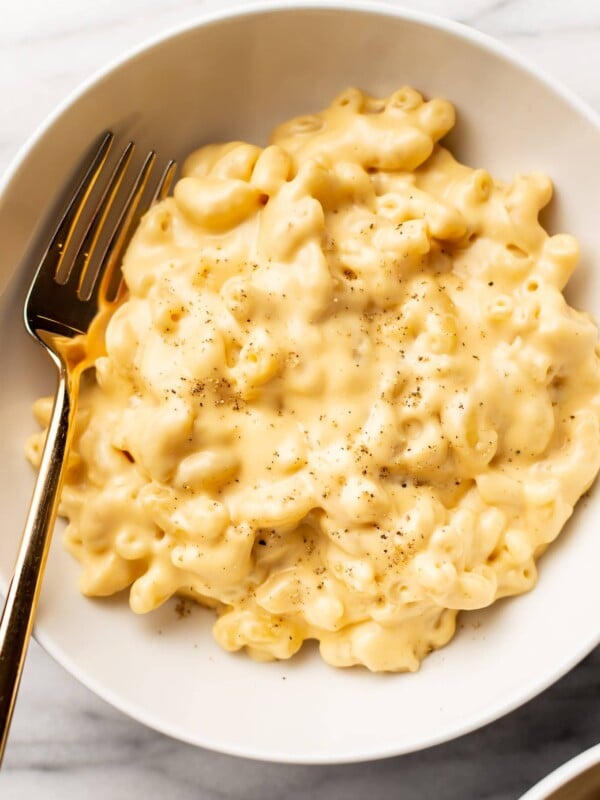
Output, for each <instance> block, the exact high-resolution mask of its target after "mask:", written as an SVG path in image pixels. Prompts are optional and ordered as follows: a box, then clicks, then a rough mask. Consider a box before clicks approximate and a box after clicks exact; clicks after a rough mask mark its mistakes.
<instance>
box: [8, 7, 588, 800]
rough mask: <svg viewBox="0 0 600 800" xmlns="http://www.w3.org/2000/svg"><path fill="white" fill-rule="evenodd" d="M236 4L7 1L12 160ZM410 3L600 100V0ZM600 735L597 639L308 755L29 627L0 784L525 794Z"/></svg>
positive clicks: (216, 798)
mask: <svg viewBox="0 0 600 800" xmlns="http://www.w3.org/2000/svg"><path fill="white" fill-rule="evenodd" d="M232 4H233V3H231V2H227V0H177V2H174V0H96V2H93V3H92V2H82V0H19V2H7V3H6V4H1V6H0V8H1V12H2V13H1V14H0V173H2V172H3V171H4V170H5V169H6V167H7V166H8V163H9V161H10V160H11V158H12V157H13V156H14V154H15V153H16V152H17V150H18V148H19V147H20V146H21V144H22V143H23V142H24V141H25V140H26V138H27V137H28V136H29V135H30V134H31V133H32V131H33V130H34V129H35V127H36V126H37V125H38V124H39V123H40V122H41V120H42V119H43V118H44V117H45V116H46V114H47V113H49V112H50V111H51V110H52V109H53V108H54V107H55V106H56V105H57V104H58V103H59V102H61V101H62V100H63V99H64V97H65V96H66V95H67V94H68V93H69V92H70V91H72V90H73V89H74V88H75V87H76V86H77V85H78V84H79V83H80V82H81V81H82V80H83V79H85V78H86V77H88V76H89V75H90V74H91V73H92V72H93V71H94V70H96V69H98V68H99V67H101V66H102V65H104V64H105V63H107V62H108V61H110V60H111V59H113V58H115V57H117V56H118V55H119V54H121V53H122V52H123V51H124V50H126V49H127V48H129V47H130V46H132V45H133V44H136V43H137V42H139V41H142V40H143V39H145V38H147V37H149V36H152V35H155V34H157V33H159V32H161V31H163V30H165V29H166V28H168V27H171V26H173V25H176V24H179V23H181V22H184V21H185V20H187V19H190V18H193V17H194V16H196V15H198V14H199V13H201V12H203V11H205V10H213V9H216V8H218V7H222V6H224V5H232ZM237 4H238V5H240V4H242V3H237ZM403 4H404V5H405V6H408V7H412V8H417V9H420V10H423V11H429V12H432V13H437V14H440V15H445V16H449V17H451V18H453V19H456V20H459V21H461V22H464V23H466V24H469V25H472V26H474V27H476V28H478V29H480V30H482V31H484V32H486V33H488V34H491V35H494V36H496V37H498V38H499V39H501V40H502V41H504V42H505V43H507V44H510V45H511V46H512V47H513V48H514V49H516V50H517V51H518V52H520V53H521V54H522V55H523V56H525V57H526V58H528V59H529V60H530V61H531V62H532V63H534V64H537V65H538V66H539V67H541V68H542V69H543V70H545V71H546V72H548V73H549V74H550V75H553V76H554V77H557V78H559V79H560V80H562V81H563V82H564V83H565V84H566V85H567V86H569V87H570V88H571V89H573V90H574V91H575V92H576V93H577V94H579V96H581V97H582V98H583V99H585V100H587V101H588V102H589V103H590V104H591V105H592V106H594V107H595V108H596V109H600V81H598V76H599V75H600V2H598V0H570V1H569V2H568V3H558V2H554V0H405V2H404V3H403ZM465 681H466V682H468V676H465ZM598 741H600V650H596V651H595V652H594V653H593V654H592V655H591V656H589V657H588V658H587V659H586V660H585V661H584V662H582V663H581V664H580V665H579V666H578V667H576V668H575V669H574V670H573V671H572V672H571V673H570V674H569V675H567V676H566V677H565V678H563V679H562V680H561V681H559V682H558V683H557V684H556V685H555V686H553V687H552V688H551V689H549V690H547V691H546V692H544V693H543V694H542V695H541V696H540V697H538V698H536V699H535V700H533V701H531V702H530V703H528V704H526V705H525V706H523V707H522V708H520V709H518V710H517V711H515V712H513V713H512V714H510V715H508V716H507V717H505V718H503V719H501V720H499V721H497V722H496V723H494V724H492V725H488V726H487V727H485V728H483V729H482V730H480V731H478V732H475V733H472V734H470V735H468V736H464V737H462V738H460V739H457V740H455V741H454V742H450V743H448V744H445V745H441V746H439V747H435V748H432V749H429V750H426V751H423V752H421V753H415V754H412V755H408V756H404V757H402V758H395V759H388V760H384V761H378V762H371V763H366V764H356V765H347V766H319V767H304V766H283V765H276V764H263V763H258V762H252V761H246V760H243V759H233V758H231V757H229V756H223V755H218V754H214V753H210V752H208V751H205V750H200V749H196V748H192V747H189V746H187V745H184V744H181V743H179V742H176V741H173V740H171V739H168V738H167V737H164V736H162V735H160V734H157V733H154V732H153V731H151V730H148V729H147V728H144V727H143V726H141V725H139V724H138V723H136V722H133V721H132V720H130V719H128V718H127V717H125V716H124V715H122V714H121V713H120V712H118V711H116V710H114V709H113V708H111V707H110V706H108V705H107V704H106V703H104V702H103V701H101V700H99V699H98V698H97V697H95V696H94V695H93V694H92V693H91V692H89V691H88V690H87V689H85V688H84V687H82V686H80V685H79V684H78V683H77V682H76V681H75V679H74V678H72V677H71V676H70V675H68V674H67V673H66V672H65V671H64V670H63V669H62V668H61V667H59V666H58V665H56V664H55V663H54V662H53V661H52V660H51V659H50V658H49V657H48V656H47V655H46V654H45V653H44V652H43V651H42V650H41V649H40V648H39V647H38V646H37V645H36V644H35V643H33V644H32V647H31V649H30V653H29V657H28V662H27V666H26V670H25V675H24V679H23V684H22V689H21V693H20V697H19V703H18V707H17V711H16V714H15V719H14V723H13V729H12V735H11V739H10V743H9V747H8V750H7V754H6V758H5V762H4V767H3V771H2V773H0V800H5V798H6V800H34V798H43V800H81V798H83V800H100V798H108V800H132V799H133V798H143V799H144V800H159V798H161V799H162V798H169V800H188V799H189V798H201V800H309V798H310V800H363V798H368V800H384V799H385V800H387V798H390V799H391V798H399V799H400V800H429V799H430V798H432V799H433V798H435V800H517V798H518V797H519V796H520V795H521V794H522V793H523V792H524V791H525V790H526V789H527V788H529V786H531V785H532V784H533V783H535V782H536V781H537V780H539V779H540V778H541V777H542V776H544V775H545V774H547V773H548V772H549V771H551V770H552V769H554V768H555V767H557V766H558V765H559V764H561V763H562V762H564V761H566V760H567V759H569V758H571V757H572V756H574V755H576V754H577V753H579V752H581V751H583V750H584V749H586V748H588V747H590V746H591V745H593V744H596V743H597V742H598Z"/></svg>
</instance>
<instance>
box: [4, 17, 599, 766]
mask: <svg viewBox="0 0 600 800" xmlns="http://www.w3.org/2000/svg"><path fill="white" fill-rule="evenodd" d="M403 84H412V85H414V86H416V87H418V88H419V89H421V90H422V91H423V92H424V93H426V94H427V95H429V96H436V95H438V96H439V95H441V96H445V97H448V98H450V99H451V100H452V101H453V102H454V103H455V105H456V108H457V111H458V119H459V123H458V126H457V129H456V132H455V133H454V134H453V135H452V138H451V142H452V146H453V147H454V149H455V151H456V153H457V154H458V156H459V157H460V158H462V159H463V160H465V161H466V162H467V163H469V164H471V165H473V166H484V167H487V168H488V169H490V170H491V171H492V172H493V173H494V174H496V175H498V176H502V177H504V178H506V179H510V178H511V177H512V176H513V174H514V173H515V172H518V171H527V170H534V169H535V170H544V171H546V172H548V173H549V174H550V175H551V176H552V177H553V178H554V179H555V181H556V187H557V196H556V199H555V201H554V205H553V210H552V212H551V213H550V214H549V215H548V216H547V218H546V219H547V223H548V224H549V225H550V228H551V230H553V231H561V230H566V231H570V232H572V233H574V234H575V235H577V236H578V237H579V240H580V242H581V245H582V249H583V259H582V264H581V268H580V271H579V274H578V275H577V277H576V278H575V279H574V281H573V285H572V286H571V287H570V292H571V298H572V300H573V301H574V302H576V304H577V305H579V306H581V307H584V308H587V309H588V310H590V311H592V312H595V313H596V315H597V316H600V269H598V268H596V269H595V270H594V269H593V265H592V254H593V253H594V252H596V253H599V252H600V225H599V224H598V216H597V214H598V199H599V198H598V174H597V169H595V168H594V167H595V166H597V164H598V153H600V125H599V122H598V119H597V118H596V117H595V116H594V114H593V113H592V112H591V111H589V110H588V109H586V108H585V107H584V106H583V105H582V104H581V103H579V102H578V101H577V100H576V99H574V98H573V97H571V96H570V95H568V94H567V93H566V92H564V91H563V90H561V89H559V88H557V87H556V86H554V85H553V84H552V83H551V82H549V81H547V80H546V79H544V78H543V77H541V76H540V75H538V74H537V73H536V72H535V71H534V70H532V69H531V68H530V67H528V66H525V65H523V64H522V63H521V62H520V60H519V59H518V58H516V57H515V56H513V55H512V54H510V53H509V52H507V51H506V50H505V49H504V48H502V47H501V46H499V45H498V44H496V43H495V42H493V41H492V40H490V39H488V38H486V37H484V36H481V35H480V34H477V33H474V32H473V31H470V30H468V29H466V28H463V27H461V26H458V25H455V24H453V23H449V22H443V21H440V20H435V19H431V18H429V17H425V16H421V15H419V14H416V13H413V12H408V11H400V10H397V9H394V8H393V7H390V6H385V5H377V4H371V3H353V4H350V3H343V4H342V3H337V4H336V3H335V2H333V3H331V4H320V5H316V4H313V3H311V2H302V3H298V4H297V5H294V4H292V3H285V2H282V3H279V5H278V6H275V5H274V4H269V5H267V6H263V7H255V8H253V9H250V10H248V9H246V10H244V11H238V12H237V13H236V12H234V13H231V12H230V13H227V14H223V15H222V16H219V17H212V18H210V19H205V20H202V21H201V22H200V23H194V24H191V25H190V26H188V27H187V28H186V29H180V30H177V31H175V32H172V33H169V34H167V35H166V36H164V37H163V38H161V39H159V40H156V41H154V42H153V43H151V44H149V45H146V46H144V47H143V48H142V49H140V50H137V51H136V52H134V53H132V54H129V55H128V56H127V57H126V58H125V59H124V60H122V61H120V62H118V63H117V64H115V65H113V66H111V67H110V68H108V69H107V70H105V71H104V72H103V73H102V74H100V75H99V76H97V77H95V78H94V79H93V80H92V81H90V82H89V83H88V84H87V85H86V86H85V87H84V88H83V89H82V90H81V91H79V92H78V93H77V94H76V95H75V96H74V97H72V98H71V99H70V100H69V101H68V102H67V103H66V104H65V105H64V106H63V107H62V108H61V109H60V110H59V111H58V112H57V113H56V114H55V115H54V116H53V117H52V118H51V120H49V121H48V122H47V123H46V124H45V125H44V126H43V127H42V128H41V130H40V131H39V132H38V133H37V134H36V136H35V137H34V138H33V139H32V140H31V141H30V142H29V143H28V144H27V145H26V147H25V148H24V150H23V151H22V152H21V154H20V155H19V157H18V158H17V161H16V163H15V165H14V167H13V169H12V171H11V173H10V174H9V176H8V178H7V180H6V181H5V184H4V186H3V188H2V191H1V194H0V242H1V243H2V258H1V259H0V292H2V307H3V311H2V313H1V314H0V335H1V336H2V348H0V375H1V376H2V405H1V415H0V509H1V521H2V536H0V578H1V582H2V584H3V585H4V586H6V584H7V580H8V576H9V572H10V569H11V565H12V562H13V558H14V554H15V551H16V548H17V543H18V539H19V533H20V530H21V527H22V523H23V518H24V514H25V509H26V507H27V504H28V501H29V495H30V491H31V486H32V472H31V469H30V468H29V466H28V465H27V464H26V463H25V460H24V458H23V441H24V439H25V438H26V436H27V435H28V434H29V433H30V432H31V431H33V430H34V429H35V424H34V422H33V420H32V417H31V413H30V406H31V402H32V400H33V399H34V398H35V397H36V396H37V395H38V394H40V393H49V392H50V391H51V389H52V385H53V384H52V371H51V369H50V367H49V365H48V364H47V363H46V361H45V357H44V355H43V354H42V352H41V350H40V349H39V348H38V347H36V345H35V344H34V343H33V342H31V341H30V340H29V338H28V337H27V336H26V335H25V333H24V332H23V329H22V325H21V322H20V309H21V307H22V299H23V292H24V286H25V285H26V284H27V282H28V281H29V279H30V277H31V269H32V265H31V260H30V258H29V257H26V258H24V256H25V253H26V251H27V249H28V248H29V253H30V255H31V254H32V253H34V252H35V251H36V247H38V248H39V235H40V232H41V230H42V228H43V225H44V220H46V222H47V215H48V211H49V208H50V206H51V203H52V201H53V198H55V192H56V188H57V187H59V186H61V185H62V184H63V182H64V175H65V170H67V171H68V170H69V169H70V168H71V165H73V164H74V162H75V161H76V159H77V158H79V157H80V155H81V154H82V153H83V152H84V151H85V150H86V148H87V147H88V146H89V144H90V142H92V141H93V140H94V139H95V137H96V136H97V135H98V133H99V132H100V131H101V130H103V129H106V128H111V129H112V130H114V131H115V132H116V133H117V134H118V137H119V139H122V140H124V139H125V137H132V138H133V139H134V140H136V141H137V142H138V143H139V144H140V153H139V155H140V158H141V154H142V152H143V151H145V150H146V149H147V148H149V147H155V148H156V149H157V150H158V152H159V153H160V154H163V155H164V157H165V158H167V157H170V156H173V157H176V158H182V157H183V156H184V155H185V154H186V153H187V152H188V151H190V150H191V149H192V148H194V147H196V146H198V145H200V144H202V143H204V142H209V141H213V140H223V139H231V138H234V139H240V138H244V139H246V138H247V139H250V140H253V141H257V142H259V143H260V142H264V141H265V137H266V135H267V133H268V131H269V130H270V128H271V127H272V126H273V125H274V124H275V123H276V122H278V121H280V120H283V119H286V118H287V117H289V116H290V115H294V114H298V113H304V112H307V111H310V110H316V109H319V108H321V107H322V106H324V105H325V104H327V103H328V102H329V101H330V100H331V99H332V97H333V96H334V95H335V94H337V93H338V92H339V91H340V90H341V89H343V88H344V87H346V86H348V85H358V86H360V87H362V88H364V89H366V90H368V91H370V92H373V93H375V94H381V95H384V94H386V93H388V92H391V91H392V90H393V89H395V88H397V87H399V86H401V85H403ZM597 266H598V265H597ZM15 270H18V272H17V273H15ZM599 511H600V499H599V496H598V492H593V493H592V495H591V496H590V497H589V498H588V499H585V500H584V501H583V503H582V504H581V508H580V509H579V510H578V512H577V514H576V517H575V518H574V519H573V520H572V521H571V523H570V524H569V526H568V530H566V531H565V532H564V533H563V535H562V536H561V538H560V540H559V541H558V542H557V543H556V544H555V545H553V546H552V548H551V549H550V552H549V553H548V554H547V556H545V557H544V558H543V559H542V563H541V575H540V581H539V585H538V587H537V588H536V589H535V591H533V592H532V593H530V594H528V595H527V596H524V597H521V598H517V599H514V600H510V601H506V602H501V603H499V604H497V605H496V606H495V607H494V608H492V609H490V610H489V611H486V612H484V613H477V614H474V613H472V614H465V615H463V616H462V618H461V626H460V629H459V632H458V635H457V637H456V639H455V640H454V641H453V642H452V643H451V644H450V645H449V646H448V647H446V648H445V649H443V650H441V651H440V652H438V653H435V654H434V655H432V656H430V657H429V658H427V659H426V660H425V662H424V664H423V667H422V669H421V671H420V672H419V673H417V674H414V675H372V674H369V673H368V672H367V671H366V670H362V669H352V670H347V671H342V670H334V669H332V668H330V667H328V666H326V665H325V664H323V663H322V662H321V661H320V660H319V657H318V654H317V652H315V649H314V648H312V647H307V648H306V649H305V651H304V652H303V653H302V654H301V655H300V656H299V657H297V658H295V659H293V660H292V661H290V662H284V663H273V664H266V665H265V664H257V663H253V662H252V661H250V660H249V659H248V658H247V657H245V656H243V655H228V654H226V653H224V652H222V651H221V650H219V649H218V647H217V646H216V645H215V643H214V642H213V640H212V638H211V634H210V627H211V622H212V619H213V616H212V614H211V612H209V611H204V610H202V609H195V610H194V611H193V612H192V614H191V616H189V617H186V618H184V619H179V618H178V617H177V615H176V614H175V611H174V608H173V606H172V605H167V606H166V607H164V608H162V609H161V610H159V611H157V612H155V613H153V614H150V615H149V616H145V617H138V616H135V615H134V614H133V613H131V612H130V611H129V608H128V606H127V603H126V598H125V597H124V596H119V597H116V598H113V599H112V600H109V601H100V600H98V601H90V600H86V599H83V598H82V597H80V596H79V594H78V593H77V589H76V580H77V574H78V568H77V565H76V564H75V563H74V562H73V560H72V559H71V558H70V557H69V556H67V555H66V554H65V552H64V551H63V548H62V546H61V543H60V541H59V539H60V537H59V536H57V537H56V541H55V542H54V544H53V546H52V552H51V556H50V560H49V564H48V571H47V576H46V581H45V585H44V591H43V595H42V600H41V605H40V609H39V614H38V620H37V625H36V637H37V639H38V641H39V642H41V644H42V645H43V646H44V647H45V648H46V650H48V652H49V653H50V654H51V655H52V656H53V657H54V658H55V659H56V660H57V661H58V662H60V663H61V664H62V665H63V666H64V667H65V668H66V669H68V670H69V671H70V672H71V673H72V674H73V675H75V676H76V677H77V678H78V679H79V680H80V681H81V682H82V683H84V684H85V685H86V686H88V687H90V688H91V689H92V690H93V691H94V692H96V693H97V694H98V695H100V696H101V697H103V698H105V699H106V700H108V701H109V702H110V703H113V704H114V705H115V706H117V707H118V708H120V709H121V710H122V711H124V712H125V713H126V714H129V715H130V716H132V717H135V718H136V719H138V720H140V721H142V722H144V723H146V724H148V725H150V726H152V727H154V728H156V729H158V730H161V731H164V732H165V733H168V734H170V735H172V736H175V737H178V738H180V739H184V740H186V741H188V742H192V743H194V744H197V745H202V746H205V747H209V748H213V749H215V750H220V751H225V752H228V753H234V754H239V755H244V756H249V757H254V758H263V759H269V760H275V761H285V762H314V763H318V762H321V763H323V762H342V761H355V760H362V759H372V758H378V757H381V756H389V755H394V754H398V753H405V752H408V751H411V750H417V749H419V748H422V747H427V746H429V745H432V744H435V743H437V742H442V741H444V740H447V739H451V738H453V737H456V736H459V735H460V734H463V733H466V732H467V731H470V730H473V729H474V728H477V727H478V726H481V725H483V724H485V723H487V722H490V721H492V720H494V719H496V718H497V717H499V716H501V715H502V714H505V713H506V712H508V711H510V710H511V709H513V708H515V707H517V706H518V705H519V704H521V703H523V702H525V701H526V700H528V699H529V698H531V697H533V696H534V695H535V694H537V693H538V692H540V691H541V690H542V689H544V688H545V687H547V686H549V685H550V684H551V683H552V682H553V681H555V680H557V678H559V677H560V676H561V675H563V674H564V673H565V672H566V671H567V670H568V669H570V668H571V667H572V666H573V665H574V664H576V663H577V662H578V661H579V660H580V659H581V658H582V657H583V656H584V655H586V654H587V653H588V652H589V651H590V650H591V649H592V648H593V647H594V645H596V644H597V642H598V640H599V638H600V630H599V625H598V618H597V611H598V608H600V581H598V575H597V569H598V563H599V560H600V537H599V536H598V533H597V531H598V522H597V521H598V515H599Z"/></svg>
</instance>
